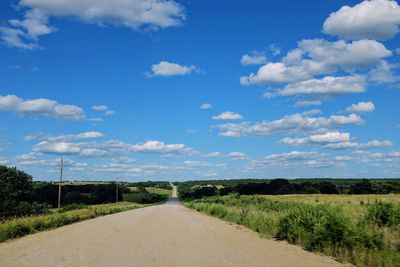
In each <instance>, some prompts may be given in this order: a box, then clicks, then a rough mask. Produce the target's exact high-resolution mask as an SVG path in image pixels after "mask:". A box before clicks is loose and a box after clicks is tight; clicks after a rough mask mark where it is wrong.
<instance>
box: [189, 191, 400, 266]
mask: <svg viewBox="0 0 400 267" xmlns="http://www.w3.org/2000/svg"><path fill="white" fill-rule="evenodd" d="M184 204H185V205H186V206H187V207H189V208H193V209H196V210H198V211H201V212H204V213H207V214H210V215H212V216H216V217H218V218H221V219H224V220H227V221H231V222H234V223H237V224H241V225H244V226H246V227H247V228H250V229H252V230H254V231H256V232H258V233H260V234H261V235H263V236H265V237H269V238H276V239H281V240H287V241H288V242H290V243H293V244H298V245H301V246H302V247H304V248H305V249H307V250H310V251H317V252H322V253H324V254H326V255H329V256H333V257H335V258H336V259H338V260H339V261H342V262H350V263H353V264H355V265H357V266H399V265H398V264H399V262H400V196H399V195H383V196H380V195H368V196H363V195H359V196H349V195H347V196H346V195H282V196H265V195H262V196H240V195H228V196H224V197H218V196H217V197H209V198H203V199H198V200H194V201H188V202H185V203H184Z"/></svg>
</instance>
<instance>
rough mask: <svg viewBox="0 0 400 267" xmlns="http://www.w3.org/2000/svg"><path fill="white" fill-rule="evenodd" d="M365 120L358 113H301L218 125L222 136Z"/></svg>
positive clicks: (288, 131) (301, 129)
mask: <svg viewBox="0 0 400 267" xmlns="http://www.w3.org/2000/svg"><path fill="white" fill-rule="evenodd" d="M362 123H364V120H363V119H362V118H361V117H360V116H358V115H356V114H349V115H348V116H342V115H340V116H339V115H331V116H329V117H305V116H303V115H301V114H298V113H296V114H292V115H288V116H284V117H283V118H281V119H278V120H272V121H263V122H260V123H255V124H251V123H249V122H242V123H226V124H220V125H216V126H215V127H216V128H218V129H219V130H220V133H219V134H220V135H221V136H226V137H241V136H246V135H258V136H264V135H274V134H293V133H304V132H315V131H321V130H323V129H332V128H337V127H342V126H345V125H352V124H353V125H359V124H362Z"/></svg>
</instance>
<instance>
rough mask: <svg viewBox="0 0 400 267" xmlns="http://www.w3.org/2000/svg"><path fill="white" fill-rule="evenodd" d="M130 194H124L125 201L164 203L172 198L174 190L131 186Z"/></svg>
mask: <svg viewBox="0 0 400 267" xmlns="http://www.w3.org/2000/svg"><path fill="white" fill-rule="evenodd" d="M127 189H128V190H129V192H124V193H123V194H122V199H123V200H124V201H129V202H135V203H143V204H147V203H162V202H165V201H167V199H168V197H170V196H171V193H172V190H170V189H164V188H158V187H152V186H149V187H143V186H129V187H127Z"/></svg>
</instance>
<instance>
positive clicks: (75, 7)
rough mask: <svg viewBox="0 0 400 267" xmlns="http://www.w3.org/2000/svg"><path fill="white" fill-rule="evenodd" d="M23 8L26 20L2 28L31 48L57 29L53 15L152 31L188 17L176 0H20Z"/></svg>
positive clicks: (7, 37)
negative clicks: (49, 20) (51, 23)
mask: <svg viewBox="0 0 400 267" xmlns="http://www.w3.org/2000/svg"><path fill="white" fill-rule="evenodd" d="M19 7H23V9H24V10H26V9H27V11H26V13H25V15H24V19H23V20H17V19H12V20H10V21H9V24H10V27H2V28H1V29H0V31H1V33H2V39H3V41H5V42H6V43H7V44H8V45H10V46H14V47H19V48H22V49H30V50H32V49H37V48H39V46H38V44H37V40H38V37H39V36H41V35H45V34H49V33H51V32H53V31H54V30H55V29H54V28H52V27H50V26H48V18H49V17H71V18H76V19H78V20H79V21H82V22H85V23H90V24H97V25H100V26H104V25H112V26H123V27H129V28H132V29H140V28H146V29H150V30H157V29H159V28H165V27H172V26H179V25H181V24H182V22H183V21H184V20H185V11H184V8H183V7H182V6H181V5H180V4H178V3H177V2H175V1H173V0H115V1H112V2H110V1H96V0H80V1H52V0H20V2H19Z"/></svg>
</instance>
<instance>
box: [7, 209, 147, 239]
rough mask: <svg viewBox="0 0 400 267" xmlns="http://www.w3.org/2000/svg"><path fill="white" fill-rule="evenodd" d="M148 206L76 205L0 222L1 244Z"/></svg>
mask: <svg viewBox="0 0 400 267" xmlns="http://www.w3.org/2000/svg"><path fill="white" fill-rule="evenodd" d="M146 206H148V205H142V204H135V203H128V202H120V203H114V204H101V205H92V206H86V205H81V204H78V205H77V204H74V205H70V206H66V207H64V208H62V209H60V210H58V209H52V210H50V211H49V212H48V213H47V214H42V215H38V216H30V217H22V218H15V219H10V220H6V221H3V222H0V242H4V241H6V240H9V239H13V238H17V237H21V236H25V235H29V234H33V233H36V232H40V231H44V230H49V229H53V228H57V227H61V226H63V225H67V224H72V223H75V222H80V221H84V220H88V219H91V218H95V217H98V216H103V215H108V214H113V213H117V212H122V211H127V210H132V209H137V208H141V207H146Z"/></svg>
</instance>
